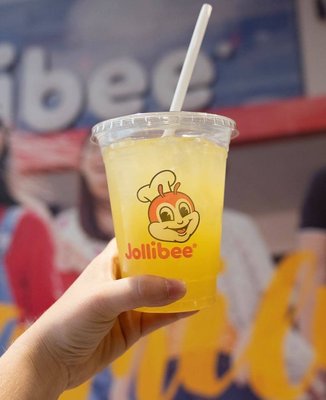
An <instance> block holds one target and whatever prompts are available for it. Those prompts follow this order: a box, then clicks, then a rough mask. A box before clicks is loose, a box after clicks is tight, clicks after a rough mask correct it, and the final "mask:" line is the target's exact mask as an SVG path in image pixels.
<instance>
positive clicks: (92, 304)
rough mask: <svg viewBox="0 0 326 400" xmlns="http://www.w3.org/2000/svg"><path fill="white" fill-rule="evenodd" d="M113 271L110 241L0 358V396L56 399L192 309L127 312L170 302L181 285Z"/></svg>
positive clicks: (113, 248) (177, 296)
mask: <svg viewBox="0 0 326 400" xmlns="http://www.w3.org/2000/svg"><path fill="white" fill-rule="evenodd" d="M118 271H119V264H118V258H117V248H116V243H115V241H112V242H111V243H110V244H109V245H108V246H107V248H106V249H105V250H104V251H103V252H102V253H101V254H100V255H99V256H98V257H97V258H96V259H94V260H93V261H92V262H91V263H90V265H89V266H88V267H87V268H86V269H85V270H84V272H83V273H82V274H81V275H80V277H79V278H78V279H77V280H76V281H75V283H74V284H73V285H72V286H71V287H70V288H69V289H68V290H67V291H66V292H65V294H64V295H63V296H62V297H61V298H60V299H59V300H58V301H57V302H56V303H55V304H54V305H53V306H52V307H50V308H49V309H48V311H46V312H45V313H44V314H43V315H42V316H41V317H40V318H39V319H38V320H37V321H36V322H35V323H34V324H33V325H32V326H31V327H30V328H29V329H28V330H27V331H26V332H25V333H24V334H23V335H22V336H20V338H18V339H17V341H16V342H15V343H14V344H13V345H12V346H11V347H10V348H9V349H8V350H7V352H6V353H5V354H4V356H3V357H2V358H1V359H0V399H1V400H2V399H8V398H10V399H11V400H18V399H19V400H24V399H33V400H39V399H40V400H41V399H42V400H43V399H45V398H46V399H48V400H51V399H57V398H58V397H59V395H60V394H61V393H62V392H63V391H64V390H66V389H69V388H73V387H75V386H77V385H79V384H81V383H83V382H85V381H86V380H87V379H89V378H90V377H91V376H93V375H94V374H95V373H96V372H98V371H99V370H101V369H103V368H105V367H106V366H107V365H108V364H109V363H110V362H112V361H113V360H115V359H116V358H117V357H119V356H120V355H121V354H123V353H124V352H125V351H126V350H127V349H128V348H129V347H130V346H131V345H132V344H133V343H135V342H136V341H137V340H138V339H140V338H141V337H142V336H144V335H146V334H148V333H150V332H152V331H153V330H155V329H158V328H160V327H162V326H165V325H167V324H169V323H171V322H175V321H177V320H178V319H180V318H182V317H184V316H187V315H190V314H191V313H180V314H177V313H176V314H154V313H153V314H151V313H141V312H137V311H132V310H134V309H135V308H138V307H142V306H162V305H166V304H170V303H172V302H173V301H175V300H178V299H180V298H181V297H183V296H184V294H185V292H186V288H185V285H184V284H183V283H182V282H180V281H175V280H168V279H165V278H161V277H155V276H137V277H132V278H124V279H116V277H117V275H118Z"/></svg>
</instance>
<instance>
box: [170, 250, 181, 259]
mask: <svg viewBox="0 0 326 400" xmlns="http://www.w3.org/2000/svg"><path fill="white" fill-rule="evenodd" d="M171 256H172V257H173V258H180V257H182V253H181V248H180V247H173V248H172V249H171Z"/></svg>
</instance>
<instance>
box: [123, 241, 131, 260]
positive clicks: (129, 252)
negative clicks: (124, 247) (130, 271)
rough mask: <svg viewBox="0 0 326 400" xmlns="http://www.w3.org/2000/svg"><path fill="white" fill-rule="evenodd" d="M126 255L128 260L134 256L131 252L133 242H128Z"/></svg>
mask: <svg viewBox="0 0 326 400" xmlns="http://www.w3.org/2000/svg"><path fill="white" fill-rule="evenodd" d="M125 257H126V258H127V259H128V260H130V259H131V257H132V254H131V244H130V243H128V251H127V253H125Z"/></svg>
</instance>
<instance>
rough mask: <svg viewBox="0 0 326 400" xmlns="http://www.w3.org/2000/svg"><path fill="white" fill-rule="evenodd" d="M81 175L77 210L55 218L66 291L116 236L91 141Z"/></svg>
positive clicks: (86, 145) (97, 151) (98, 158)
mask: <svg viewBox="0 0 326 400" xmlns="http://www.w3.org/2000/svg"><path fill="white" fill-rule="evenodd" d="M79 174H80V176H79V198H78V205H77V207H75V208H70V209H67V210H64V211H63V212H61V213H59V214H58V215H57V218H56V228H57V236H58V240H59V253H58V257H57V265H58V269H59V272H60V275H61V277H62V281H63V285H64V288H65V289H66V288H68V287H69V286H70V285H71V283H72V282H73V281H74V280H75V279H76V278H77V277H78V276H79V275H80V273H81V272H82V271H83V270H84V268H85V267H86V266H87V265H88V264H89V263H90V261H91V260H92V259H93V258H94V257H95V256H97V255H98V254H99V253H100V252H101V251H102V250H103V249H104V247H105V246H106V244H107V242H108V241H109V240H110V239H112V238H113V236H114V231H113V222H112V216H111V211H110V201H109V195H108V187H107V182H106V176H105V171H104V165H103V161H102V156H101V153H100V149H99V148H98V146H95V145H94V144H92V143H91V142H90V140H89V138H88V137H87V139H86V141H85V143H84V146H83V149H82V152H81V156H80V165H79Z"/></svg>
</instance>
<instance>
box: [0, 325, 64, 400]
mask: <svg viewBox="0 0 326 400" xmlns="http://www.w3.org/2000/svg"><path fill="white" fill-rule="evenodd" d="M2 361H3V365H1V363H0V365H1V367H0V368H1V369H2V370H3V371H2V372H3V373H2V374H1V373H0V374H1V375H2V377H1V379H2V382H3V386H4V389H5V390H4V393H8V395H9V394H10V397H8V398H11V399H12V400H16V399H17V400H18V399H19V400H21V399H25V398H26V399H30V398H31V399H33V400H43V399H47V400H54V399H58V397H59V396H60V395H61V393H62V392H63V391H64V390H65V389H66V386H67V382H68V379H67V373H66V371H65V369H64V368H63V366H61V365H60V364H59V363H58V362H57V361H56V360H55V358H54V357H53V356H52V354H51V353H50V351H49V350H48V348H47V346H46V345H45V344H44V342H43V341H42V339H41V336H40V335H38V334H37V332H36V331H35V330H34V329H33V327H31V328H30V329H29V330H27V331H26V332H25V333H24V334H23V335H22V336H21V337H20V338H18V339H17V341H16V342H15V343H14V344H13V345H12V346H11V347H10V348H9V349H8V350H7V352H6V353H5V354H4V356H3V360H2ZM12 393H14V394H15V395H16V397H15V395H14V396H13V395H12ZM1 394H2V391H1ZM1 394H0V400H1V399H2V397H1Z"/></svg>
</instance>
